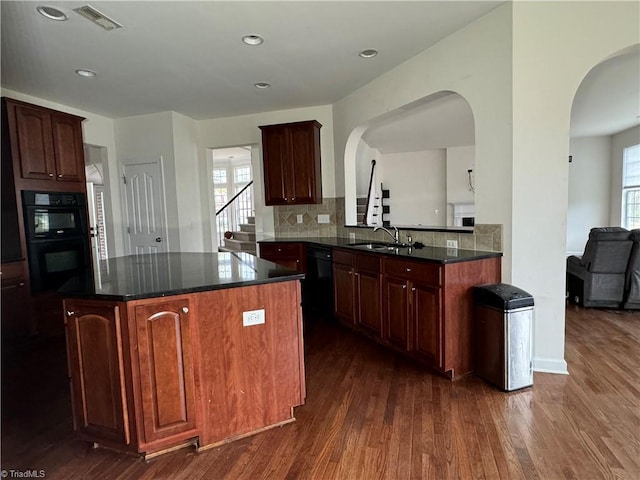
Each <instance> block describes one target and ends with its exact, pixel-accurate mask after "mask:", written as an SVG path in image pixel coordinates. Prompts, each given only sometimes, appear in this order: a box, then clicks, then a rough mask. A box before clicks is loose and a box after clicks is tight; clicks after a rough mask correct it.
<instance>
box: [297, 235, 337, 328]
mask: <svg viewBox="0 0 640 480" xmlns="http://www.w3.org/2000/svg"><path fill="white" fill-rule="evenodd" d="M332 257H333V255H332V252H331V247H325V246H321V245H315V244H309V245H307V275H306V277H305V280H304V289H303V308H304V309H305V311H306V312H315V313H321V314H327V316H328V317H327V318H328V319H331V318H332V315H333V264H332Z"/></svg>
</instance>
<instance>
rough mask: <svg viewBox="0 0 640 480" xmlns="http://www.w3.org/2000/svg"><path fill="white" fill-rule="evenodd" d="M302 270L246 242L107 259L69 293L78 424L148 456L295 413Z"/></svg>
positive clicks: (202, 444) (65, 290) (220, 439)
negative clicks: (236, 249) (242, 248)
mask: <svg viewBox="0 0 640 480" xmlns="http://www.w3.org/2000/svg"><path fill="white" fill-rule="evenodd" d="M303 277H304V275H303V274H300V273H297V272H295V271H292V270H289V269H286V268H284V267H281V266H279V265H276V264H274V263H272V262H269V261H266V260H262V259H259V258H256V257H254V256H251V255H248V254H242V253H165V254H157V255H148V254H147V255H132V256H127V257H118V258H113V259H110V260H108V261H107V262H106V263H105V264H103V265H100V266H98V267H97V268H96V269H95V274H94V275H92V276H89V275H88V274H87V276H86V278H80V277H75V278H73V279H71V280H69V281H68V282H67V283H66V284H65V285H64V286H63V287H62V288H61V289H60V290H59V293H60V294H61V295H62V296H63V297H64V299H65V300H64V315H65V323H66V334H67V349H68V361H69V376H70V380H71V391H72V404H73V418H74V428H75V430H76V431H77V433H78V435H79V437H80V438H82V439H84V440H88V441H91V442H94V444H96V445H99V446H104V447H109V448H116V449H119V450H125V451H130V452H132V453H137V454H143V455H145V456H146V457H147V458H149V457H150V456H153V455H155V454H158V453H162V452H164V451H167V450H171V449H175V448H179V447H181V446H185V445H189V444H194V445H197V446H198V447H199V448H201V449H205V448H208V447H212V446H215V445H219V444H221V443H225V442H228V441H231V440H235V439H237V438H241V437H244V436H247V435H250V434H253V433H257V432H260V431H263V430H265V429H268V428H272V427H274V426H278V425H283V424H285V423H289V422H292V421H294V420H295V418H294V416H293V407H296V406H299V405H302V404H303V403H304V399H305V379H304V375H305V371H304V358H303V338H302V314H301V309H300V280H301V279H302V278H303Z"/></svg>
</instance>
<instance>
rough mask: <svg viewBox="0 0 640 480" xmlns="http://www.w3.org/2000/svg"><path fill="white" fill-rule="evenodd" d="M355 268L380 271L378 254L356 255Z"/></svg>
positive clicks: (365, 270)
mask: <svg viewBox="0 0 640 480" xmlns="http://www.w3.org/2000/svg"><path fill="white" fill-rule="evenodd" d="M355 267H356V270H360V271H364V272H371V273H380V257H379V256H378V255H356V256H355Z"/></svg>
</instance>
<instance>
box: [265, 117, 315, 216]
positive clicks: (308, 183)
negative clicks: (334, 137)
mask: <svg viewBox="0 0 640 480" xmlns="http://www.w3.org/2000/svg"><path fill="white" fill-rule="evenodd" d="M321 127H322V125H321V124H320V123H318V122H317V121H315V120H310V121H305V122H295V123H285V124H279V125H263V126H261V127H260V130H261V131H262V158H263V164H264V187H265V188H264V191H265V204H266V205H291V204H296V205H305V204H315V203H321V202H322V172H321V159H320V128H321Z"/></svg>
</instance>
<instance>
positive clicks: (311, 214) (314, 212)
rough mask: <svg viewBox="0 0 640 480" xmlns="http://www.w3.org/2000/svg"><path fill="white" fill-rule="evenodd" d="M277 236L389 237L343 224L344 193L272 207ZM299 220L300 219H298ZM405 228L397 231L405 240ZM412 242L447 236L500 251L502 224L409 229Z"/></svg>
mask: <svg viewBox="0 0 640 480" xmlns="http://www.w3.org/2000/svg"><path fill="white" fill-rule="evenodd" d="M318 215H321V217H320V218H322V216H323V215H328V220H329V223H319V222H318ZM274 219H275V223H276V224H275V234H276V237H285V238H286V237H293V238H295V237H335V236H337V237H345V238H349V234H353V235H355V238H356V240H380V241H389V237H388V235H387V234H386V233H384V232H383V231H378V232H375V233H374V232H373V229H371V228H362V227H345V226H344V223H345V210H344V197H340V198H325V199H323V201H322V203H321V204H318V205H284V206H279V207H274ZM299 220H301V221H300V222H299ZM408 232H409V231H408V230H401V231H400V238H401V239H402V240H406V234H407V233H408ZM410 232H411V237H412V239H413V241H414V242H422V243H423V244H425V245H428V246H435V247H446V246H447V240H456V241H457V242H458V248H464V249H468V250H485V251H492V252H501V251H502V225H499V224H496V225H493V224H476V226H475V227H474V232H473V233H451V232H429V231H421V230H411V231H410Z"/></svg>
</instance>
